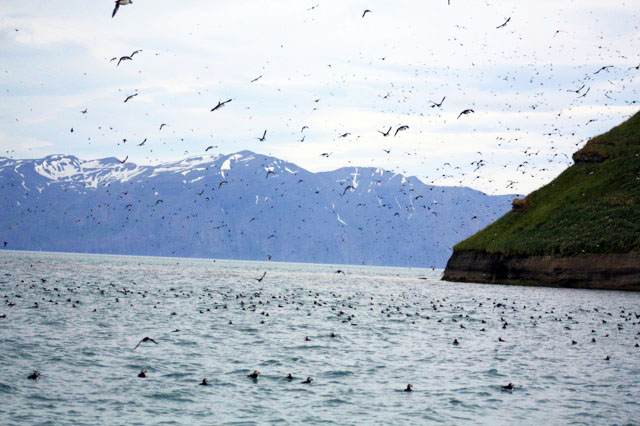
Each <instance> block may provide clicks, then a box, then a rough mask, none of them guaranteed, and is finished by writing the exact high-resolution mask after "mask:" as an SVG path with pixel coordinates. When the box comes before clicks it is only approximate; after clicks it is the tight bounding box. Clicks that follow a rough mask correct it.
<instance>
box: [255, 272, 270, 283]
mask: <svg viewBox="0 0 640 426" xmlns="http://www.w3.org/2000/svg"><path fill="white" fill-rule="evenodd" d="M265 275H267V271H264V274H262V276H261V277H260V278H254V280H256V281H258V282H259V283H261V282H262V280H263V279H264V276H265Z"/></svg>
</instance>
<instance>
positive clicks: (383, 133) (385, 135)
mask: <svg viewBox="0 0 640 426" xmlns="http://www.w3.org/2000/svg"><path fill="white" fill-rule="evenodd" d="M392 128H393V127H391V126H389V130H387V131H386V132H381V131H380V130H376V131H377V132H378V133H380V134H381V135H382V136H384V137H385V138H386V137H387V136H389V133H390V132H391V129H392Z"/></svg>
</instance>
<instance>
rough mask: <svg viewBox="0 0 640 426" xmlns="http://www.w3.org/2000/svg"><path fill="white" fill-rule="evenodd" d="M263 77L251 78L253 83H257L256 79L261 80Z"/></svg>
mask: <svg viewBox="0 0 640 426" xmlns="http://www.w3.org/2000/svg"><path fill="white" fill-rule="evenodd" d="M261 78H262V76H258V77H256V78H254V79H253V80H251V83H255V82H256V81H258V80H260V79H261Z"/></svg>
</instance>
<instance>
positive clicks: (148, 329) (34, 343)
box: [0, 251, 640, 425]
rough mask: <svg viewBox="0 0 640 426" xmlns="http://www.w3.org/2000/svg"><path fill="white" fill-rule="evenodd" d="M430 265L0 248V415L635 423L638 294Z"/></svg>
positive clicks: (44, 420) (638, 404) (136, 420)
mask: <svg viewBox="0 0 640 426" xmlns="http://www.w3.org/2000/svg"><path fill="white" fill-rule="evenodd" d="M338 269H340V270H342V271H344V272H345V274H346V275H343V274H340V273H336V272H335V271H336V270H338ZM265 271H266V272H267V274H266V276H265V277H264V279H263V280H262V281H261V282H258V281H257V280H256V278H260V277H261V276H262V274H263V273H264V272H265ZM441 272H442V271H431V270H421V269H405V268H380V267H358V266H344V265H341V266H332V265H308V264H291V263H289V264H287V263H262V262H237V261H215V262H214V261H213V260H194V259H170V258H148V257H146V258H145V257H125V256H99V255H77V254H50V253H28V252H8V251H3V252H1V253H0V297H2V302H1V304H0V316H2V315H6V317H4V318H1V319H0V424H2V425H14V424H15V425H23V424H55V425H61V424H123V425H125V424H126V425H133V424H234V425H239V424H247V425H249V424H273V423H279V424H297V423H303V422H304V423H309V424H339V425H345V424H431V423H444V424H492V425H494V424H638V421H639V419H640V348H637V347H635V345H636V343H638V342H640V340H639V338H640V294H635V293H623V292H608V291H586V290H574V289H549V288H532V287H507V286H489V285H473V284H453V283H444V282H440V281H439V278H440V275H441ZM36 303H37V307H35V306H36V305H35V304H36ZM174 330H179V331H174ZM483 330H484V331H483ZM331 333H333V334H334V335H335V337H331ZM145 336H149V337H151V338H153V339H154V340H156V341H157V342H158V344H157V345H156V344H153V343H151V342H146V343H142V344H140V346H139V347H138V348H137V349H136V350H134V347H135V346H136V344H138V342H139V341H140V340H141V339H142V338H143V337H145ZM305 337H308V338H309V341H305ZM454 339H457V340H458V342H459V345H453V344H452V342H453V340H454ZM499 339H502V340H503V341H499ZM573 342H575V343H573ZM606 357H609V358H610V359H609V360H608V361H607V360H605V358H606ZM141 369H147V370H148V377H146V378H138V377H137V376H138V373H139V372H140V370H141ZM33 370H38V371H40V373H41V377H40V379H39V380H36V381H34V380H29V379H27V376H28V375H29V374H30V373H31V372H32V371H33ZM253 370H259V371H260V372H261V373H262V375H261V376H260V378H259V379H258V380H257V381H254V380H252V379H250V378H248V377H247V374H249V373H251V372H252V371H253ZM288 373H291V374H292V375H293V376H294V377H295V379H294V380H292V381H288V380H286V379H285V377H286V375H287V374H288ZM307 376H311V377H313V379H314V381H313V382H312V383H311V384H303V383H301V381H302V380H303V379H305V378H306V377H307ZM203 378H207V379H208V381H209V383H210V385H209V386H199V385H198V384H199V383H200V382H201V380H202V379H203ZM509 382H513V383H514V384H515V386H516V387H515V389H514V390H513V392H505V391H503V390H502V388H501V386H502V385H505V384H507V383H509ZM408 383H411V384H413V387H414V391H413V392H410V393H409V392H403V389H404V388H405V387H406V385H407V384H408Z"/></svg>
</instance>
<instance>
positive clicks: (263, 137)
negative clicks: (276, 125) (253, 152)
mask: <svg viewBox="0 0 640 426" xmlns="http://www.w3.org/2000/svg"><path fill="white" fill-rule="evenodd" d="M256 139H258V140H259V141H260V142H264V141H265V140H266V139H267V131H266V130H265V131H264V133H263V134H262V137H261V138H256Z"/></svg>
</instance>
